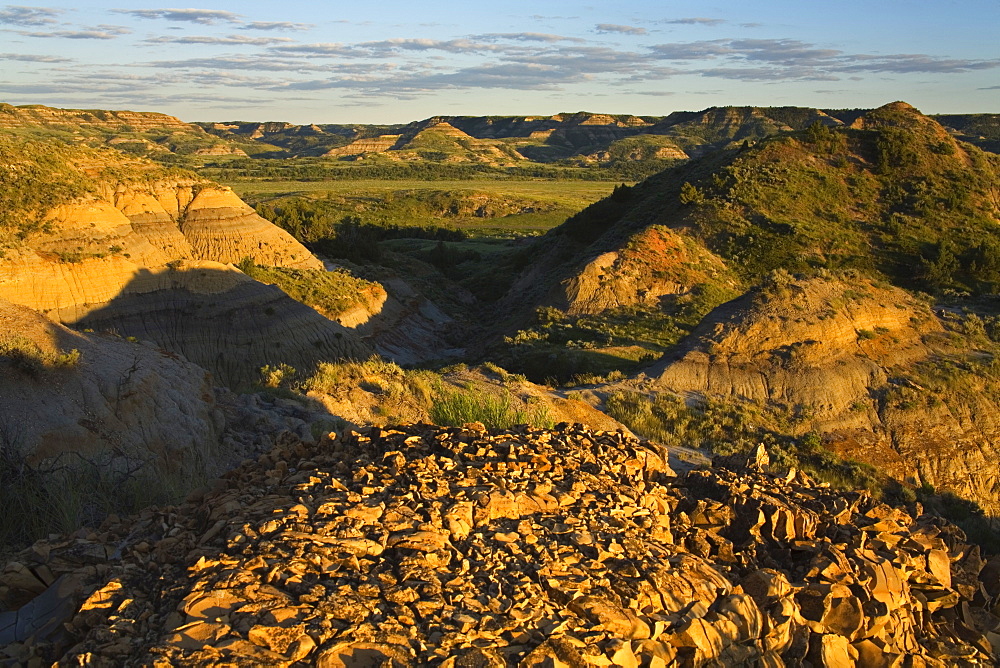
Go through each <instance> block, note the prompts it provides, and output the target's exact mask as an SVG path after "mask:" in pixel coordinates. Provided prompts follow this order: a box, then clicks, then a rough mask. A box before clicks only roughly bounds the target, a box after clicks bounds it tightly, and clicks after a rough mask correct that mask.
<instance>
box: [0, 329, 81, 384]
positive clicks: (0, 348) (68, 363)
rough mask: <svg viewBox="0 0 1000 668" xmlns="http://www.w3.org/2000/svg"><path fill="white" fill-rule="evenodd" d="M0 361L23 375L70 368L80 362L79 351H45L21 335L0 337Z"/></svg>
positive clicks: (34, 375)
mask: <svg viewBox="0 0 1000 668" xmlns="http://www.w3.org/2000/svg"><path fill="white" fill-rule="evenodd" d="M0 363H6V364H7V365H8V366H10V367H11V368H13V369H14V370H15V371H18V372H20V373H22V374H24V375H27V376H31V377H38V376H40V375H42V374H43V373H45V372H46V371H51V370H55V369H71V368H73V367H75V366H76V365H78V364H79V363H80V351H79V350H77V349H76V348H73V349H72V350H67V351H56V352H46V351H44V350H42V349H41V348H40V347H39V346H38V344H36V343H35V342H34V341H31V340H30V339H27V338H25V337H22V336H6V337H2V338H0Z"/></svg>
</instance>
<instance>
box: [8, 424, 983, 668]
mask: <svg viewBox="0 0 1000 668" xmlns="http://www.w3.org/2000/svg"><path fill="white" fill-rule="evenodd" d="M765 459H766V456H765V455H764V453H762V452H759V453H758V455H757V456H756V457H755V458H753V461H752V462H750V465H749V467H747V466H741V465H739V463H733V462H731V461H730V462H728V463H726V462H716V465H715V466H713V467H711V468H694V469H692V470H689V471H683V469H684V468H686V466H684V465H682V462H679V461H678V460H677V458H676V457H675V456H674V453H671V452H668V451H667V450H665V449H664V448H662V447H660V446H657V445H655V444H651V443H648V442H639V441H636V440H634V439H631V438H628V437H626V436H623V435H622V434H618V433H610V432H593V431H585V430H583V429H582V428H580V427H572V426H567V425H561V428H557V429H556V430H538V429H529V428H523V429H520V430H516V431H510V432H487V431H485V430H483V429H479V428H476V426H475V425H467V426H466V427H465V428H463V429H453V428H438V427H431V426H427V425H408V426H402V427H398V428H395V429H388V430H386V429H379V428H372V429H369V430H366V431H364V432H361V433H355V432H352V433H349V434H346V435H343V436H339V437H336V438H333V439H327V440H325V441H323V442H321V443H319V444H316V445H312V444H306V443H303V442H301V441H299V440H298V439H297V438H296V437H293V436H291V435H288V436H287V438H285V439H283V441H282V442H281V443H280V444H279V445H278V447H277V448H276V449H275V450H274V451H272V452H271V453H269V454H267V455H264V456H262V457H260V458H259V459H258V460H257V461H256V462H247V463H245V464H244V465H243V466H242V467H240V468H239V469H237V470H235V471H233V472H232V473H230V474H228V475H227V477H226V478H225V479H224V480H222V481H220V483H219V484H218V485H217V486H216V488H215V489H214V490H212V491H210V492H206V493H201V494H197V495H194V496H192V497H190V498H189V499H188V501H187V502H186V503H184V504H183V505H181V506H177V507H168V508H164V509H152V510H148V511H146V512H144V513H143V514H142V515H141V516H138V517H134V518H130V519H128V520H118V519H115V518H112V519H110V520H108V521H107V522H106V523H105V525H104V526H103V527H101V529H100V530H98V531H90V532H88V531H81V532H78V533H77V534H76V535H74V536H72V537H69V538H64V539H59V540H50V541H46V542H41V543H38V544H36V545H35V546H34V547H33V548H31V549H30V550H28V551H26V552H24V553H22V554H21V555H19V556H18V561H17V562H16V563H11V564H8V565H7V567H6V568H5V569H4V570H3V573H2V575H0V603H2V604H4V605H6V606H7V608H9V609H10V610H16V612H5V613H0V665H3V664H5V663H7V662H11V663H14V664H17V663H21V664H28V665H41V664H42V662H43V660H44V661H45V662H49V661H52V660H58V661H60V662H61V664H63V665H109V666H110V665H115V666H117V665H157V666H167V665H220V664H225V665H234V666H235V665H241V666H242V665H313V664H315V665H319V666H326V667H334V666H337V667H340V666H410V665H449V666H612V665H614V666H623V667H635V666H640V665H641V666H668V665H683V666H706V665H707V666H734V665H766V666H781V665H814V666H853V665H863V666H896V665H906V666H924V665H931V666H944V665H949V666H950V665H993V659H992V657H991V655H992V653H993V651H994V649H993V646H992V643H997V644H998V645H1000V635H998V633H997V630H996V629H997V628H998V625H1000V619H998V618H997V617H995V616H994V615H993V614H991V612H990V610H992V609H993V606H994V605H995V604H996V603H997V602H998V601H1000V598H998V596H1000V561H998V560H990V561H988V562H987V561H984V560H983V558H981V557H980V554H979V549H978V548H977V547H974V546H970V545H969V544H967V543H966V542H965V537H964V535H963V534H962V532H961V531H960V530H959V529H958V528H956V527H954V526H952V525H950V524H948V523H947V522H945V521H943V520H941V519H939V518H935V517H931V516H927V515H920V514H919V513H920V509H919V506H916V507H914V508H911V511H913V512H915V513H916V514H917V516H914V514H913V512H911V513H908V512H906V511H904V510H901V509H898V508H891V507H889V506H886V505H883V504H881V503H879V502H877V501H875V500H873V499H872V498H871V497H870V496H869V495H868V494H867V493H864V492H850V493H843V492H837V491H835V490H832V489H830V488H829V487H826V486H823V485H817V484H815V483H814V482H812V481H810V480H809V479H808V478H807V477H806V476H804V475H803V474H801V473H795V472H790V473H783V474H780V475H775V474H772V473H769V472H766V461H764V460H765Z"/></svg>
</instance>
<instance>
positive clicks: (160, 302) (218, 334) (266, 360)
mask: <svg viewBox="0 0 1000 668" xmlns="http://www.w3.org/2000/svg"><path fill="white" fill-rule="evenodd" d="M145 273H148V272H147V270H144V269H143V270H140V271H139V273H138V274H137V276H136V278H135V279H134V282H142V281H143V274H145ZM167 285H169V287H166V288H162V289H158V290H154V291H151V292H143V293H132V292H130V291H129V287H128V286H125V288H124V289H123V290H122V291H121V293H120V294H119V295H118V296H117V297H115V298H113V299H112V300H111V301H109V302H108V303H107V305H105V306H104V307H102V308H100V309H97V310H95V311H92V312H90V313H88V314H87V315H86V316H85V317H84V318H82V319H81V320H79V321H78V322H76V323H75V325H76V326H77V327H80V328H85V329H92V330H95V331H111V332H115V333H117V334H120V335H122V336H125V337H134V338H137V339H142V340H148V341H153V342H155V343H156V344H158V345H159V346H161V347H163V348H165V349H167V350H169V351H171V352H173V353H177V354H180V355H183V356H184V357H186V358H187V359H189V360H191V361H192V362H194V363H196V364H198V365H200V366H202V367H204V368H205V369H207V370H209V371H210V372H212V374H213V375H214V376H215V378H216V380H217V382H219V383H222V384H224V385H228V386H229V387H232V388H240V387H247V386H251V385H253V384H254V383H255V382H256V381H257V379H258V378H259V370H260V369H261V367H264V366H266V365H271V366H278V365H280V364H289V365H291V366H294V367H295V368H297V369H303V370H307V369H311V368H313V367H315V365H316V364H317V363H318V362H320V361H324V360H335V359H345V358H352V359H363V358H366V357H368V355H369V354H370V353H371V350H370V349H369V348H368V346H367V345H366V344H364V343H362V342H361V341H360V339H359V338H358V337H357V336H356V335H355V334H354V333H352V332H351V331H350V330H348V329H347V328H345V327H343V326H341V325H340V324H338V323H336V322H333V321H330V320H328V319H326V318H324V317H323V316H321V315H320V314H318V313H317V312H316V311H314V310H313V309H311V308H309V307H308V306H306V305H305V304H302V303H299V302H297V301H295V300H293V299H291V298H290V297H288V296H287V295H286V294H285V293H284V292H282V291H281V290H280V289H279V288H278V287H276V286H273V285H264V284H262V283H258V282H256V281H253V280H251V279H249V278H247V277H246V276H244V275H243V274H242V273H240V272H238V271H235V270H234V269H232V268H230V267H226V266H225V265H214V266H211V265H203V266H193V267H189V266H186V265H183V264H178V265H176V266H175V267H172V268H171V274H170V276H169V277H168V281H167Z"/></svg>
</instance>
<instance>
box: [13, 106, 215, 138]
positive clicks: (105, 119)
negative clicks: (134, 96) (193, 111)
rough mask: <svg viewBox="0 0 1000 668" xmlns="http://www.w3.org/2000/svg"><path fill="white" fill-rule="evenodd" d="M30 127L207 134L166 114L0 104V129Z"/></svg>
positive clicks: (195, 126)
mask: <svg viewBox="0 0 1000 668" xmlns="http://www.w3.org/2000/svg"><path fill="white" fill-rule="evenodd" d="M31 126H43V127H65V126H70V127H72V126H84V127H95V128H104V129H108V130H121V129H122V128H123V127H127V128H129V131H132V132H144V131H148V130H180V131H183V132H192V133H198V134H204V130H202V129H201V128H200V127H198V126H197V125H192V124H190V123H185V122H183V121H181V120H180V119H178V118H175V117H173V116H168V115H167V114H158V113H155V112H148V111H145V112H144V111H105V110H103V109H56V108H53V107H45V106H42V105H40V104H29V105H24V106H20V107H15V106H13V105H10V104H2V103H0V128H22V127H31Z"/></svg>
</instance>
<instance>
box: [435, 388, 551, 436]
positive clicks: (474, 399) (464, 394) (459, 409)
mask: <svg viewBox="0 0 1000 668" xmlns="http://www.w3.org/2000/svg"><path fill="white" fill-rule="evenodd" d="M430 417H431V420H432V421H433V422H434V423H435V424H439V425H443V426H450V427H460V426H462V425H463V424H466V423H469V422H481V423H483V424H484V425H486V427H487V428H488V429H510V428H511V427H515V426H517V425H522V424H527V425H531V426H533V427H549V428H551V427H552V426H553V424H554V422H553V420H552V417H551V416H550V415H549V411H548V409H546V407H545V406H542V405H534V406H532V405H530V404H529V405H527V406H526V407H525V408H520V407H518V406H515V405H514V404H513V402H512V401H511V398H510V397H509V396H507V395H501V394H493V393H491V392H488V391H485V390H474V389H467V390H462V391H449V390H445V391H443V392H441V393H440V395H439V396H438V397H437V398H436V399H435V400H434V403H433V404H432V405H431V409H430Z"/></svg>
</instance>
